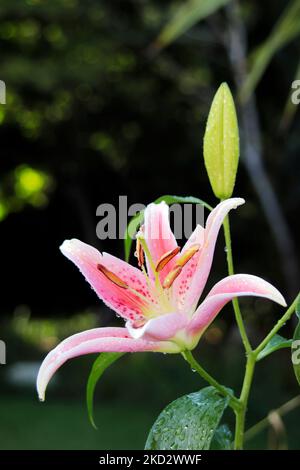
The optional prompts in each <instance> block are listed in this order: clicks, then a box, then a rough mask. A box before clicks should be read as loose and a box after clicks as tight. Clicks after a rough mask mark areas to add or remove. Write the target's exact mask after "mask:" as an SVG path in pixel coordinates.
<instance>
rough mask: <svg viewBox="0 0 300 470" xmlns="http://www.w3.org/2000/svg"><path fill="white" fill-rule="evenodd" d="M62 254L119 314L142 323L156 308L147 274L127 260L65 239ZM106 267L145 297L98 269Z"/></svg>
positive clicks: (79, 242)
mask: <svg viewBox="0 0 300 470" xmlns="http://www.w3.org/2000/svg"><path fill="white" fill-rule="evenodd" d="M60 250H61V252H62V253H63V254H64V255H65V256H66V257H67V258H68V259H70V260H71V261H73V263H74V264H76V266H77V267H78V268H79V269H80V271H81V273H82V274H83V275H84V276H85V278H86V279H87V281H88V282H89V283H90V285H91V287H92V288H93V289H94V290H95V292H96V293H97V295H98V296H99V297H100V299H102V300H103V302H104V303H105V304H106V305H108V307H110V308H112V309H113V310H114V311H115V312H117V314H119V315H121V316H122V317H124V318H126V319H130V320H135V321H139V320H141V319H143V318H144V313H145V311H146V310H149V308H150V309H151V308H155V305H156V303H157V302H156V301H155V300H154V299H153V297H152V295H151V294H150V292H149V289H148V286H147V283H146V280H145V277H144V275H143V273H142V272H141V271H140V270H139V269H137V268H134V267H133V266H131V265H130V264H128V263H125V261H121V260H119V259H118V258H115V257H114V256H111V255H108V254H107V253H103V255H102V254H101V253H100V252H99V251H98V250H96V248H94V247H92V246H90V245H87V244H86V243H83V242H81V241H80V240H76V239H73V240H65V241H64V243H63V244H62V245H61V247H60ZM98 264H101V265H103V266H105V267H106V268H107V269H109V270H111V271H112V272H113V273H114V274H115V275H117V276H119V277H120V279H122V281H124V282H125V283H126V284H128V286H129V287H130V288H132V289H134V290H136V291H137V292H139V293H140V294H141V295H142V296H143V297H144V299H145V300H144V299H143V298H141V297H139V296H137V295H135V294H134V293H133V292H131V291H130V289H125V288H123V287H120V286H119V285H116V284H115V283H114V282H112V281H111V280H110V279H108V278H107V277H106V276H105V274H104V273H103V272H100V271H99V269H98V268H97V266H98Z"/></svg>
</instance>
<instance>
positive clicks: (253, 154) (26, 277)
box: [0, 0, 300, 449]
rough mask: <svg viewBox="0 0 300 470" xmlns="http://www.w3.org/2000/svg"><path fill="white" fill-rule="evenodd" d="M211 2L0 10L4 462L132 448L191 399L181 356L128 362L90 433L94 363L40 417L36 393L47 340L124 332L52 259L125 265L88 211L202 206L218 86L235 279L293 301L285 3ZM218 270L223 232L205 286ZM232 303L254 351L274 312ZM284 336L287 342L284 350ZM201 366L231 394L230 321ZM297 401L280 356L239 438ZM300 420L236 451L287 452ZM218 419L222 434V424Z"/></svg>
mask: <svg viewBox="0 0 300 470" xmlns="http://www.w3.org/2000/svg"><path fill="white" fill-rule="evenodd" d="M201 3H203V4H204V9H203V11H202V17H201V14H199V5H200V4H201ZM208 3H209V2H207V1H204V0H202V2H201V0H193V1H191V0H190V1H188V0H185V2H180V1H165V2H161V1H159V0H149V1H148V0H114V1H101V0H85V1H84V2H83V1H79V0H52V1H51V2H46V1H43V0H27V1H25V0H22V1H17V0H1V4H0V48H1V65H0V79H1V80H3V81H4V82H5V83H6V92H7V95H6V104H5V105H4V104H1V105H0V122H1V125H0V138H1V170H0V172H1V173H0V174H1V184H0V237H1V244H0V253H1V255H0V259H1V272H2V276H1V277H2V283H1V286H2V288H1V297H0V311H1V316H0V338H1V339H2V340H4V341H5V342H6V345H7V364H6V365H1V366H0V393H1V396H0V410H1V411H0V413H1V423H0V447H1V449H136V448H142V447H143V445H144V442H145V440H146V437H147V431H148V429H149V427H150V426H151V424H152V423H153V422H154V420H155V419H156V417H157V415H158V414H159V412H160V411H161V410H162V408H163V407H164V406H165V405H166V404H168V403H169V402H170V401H171V400H173V399H175V398H177V397H178V396H180V395H183V394H185V393H188V392H191V391H196V390H198V389H199V388H201V387H202V386H203V385H204V383H203V382H202V381H201V379H199V377H196V374H193V373H192V372H191V371H190V370H189V369H188V368H187V367H186V365H185V363H184V361H183V359H182V358H181V357H180V356H178V357H172V356H162V355H154V354H152V355H151V354H135V355H127V356H125V357H123V358H122V359H121V360H120V361H118V362H117V363H116V364H115V365H114V366H113V367H111V368H110V369H109V370H108V371H107V372H106V373H105V376H104V377H103V378H102V380H101V382H100V383H99V385H98V388H97V394H96V409H95V417H96V421H97V422H98V425H99V430H98V431H95V430H94V429H92V427H91V426H90V424H89V422H88V419H87V414H86V408H85V384H86V380H87V377H88V373H89V371H90V368H91V365H92V363H93V360H94V359H95V357H96V356H94V355H93V356H89V357H85V358H80V359H76V360H73V361H71V362H70V363H68V364H66V365H65V366H64V367H63V368H62V370H61V371H60V372H59V373H58V374H57V376H56V378H55V380H53V383H51V385H50V387H49V391H48V397H47V401H46V403H45V404H40V403H39V402H38V400H37V396H36V393H35V384H34V381H35V376H36V372H37V370H38V366H39V364H40V362H41V360H42V359H43V357H44V355H45V354H46V353H47V351H49V350H50V349H51V348H52V347H53V346H54V345H55V344H57V342H58V341H60V340H61V339H63V338H65V337H66V336H68V335H70V334H72V333H75V332H78V331H80V330H83V329H86V328H91V327H94V326H97V325H100V326H106V325H108V324H109V325H113V324H115V325H117V324H120V322H119V320H117V319H116V318H115V316H114V314H113V313H112V312H111V311H109V310H108V309H107V308H105V307H104V306H103V305H102V304H101V302H100V301H98V300H97V298H96V296H95V294H94V293H93V292H92V291H91V289H90V288H89V286H88V284H87V283H86V282H84V280H83V279H82V277H81V275H80V274H79V272H77V270H76V269H75V267H74V266H73V265H72V264H71V263H70V262H68V261H67V260H66V259H64V258H63V256H62V255H61V254H60V252H59V250H58V247H59V245H60V244H61V242H62V241H63V240H64V239H65V238H70V237H77V238H80V239H81V240H84V241H85V242H88V243H91V244H93V245H94V246H96V247H98V248H99V249H100V250H105V251H110V252H112V253H114V254H115V255H118V256H121V257H123V256H124V250H123V243H122V241H121V240H105V241H100V240H98V239H97V237H96V231H95V228H96V224H97V222H98V221H99V218H97V217H96V208H97V206H98V205H99V204H101V203H103V202H107V203H112V204H116V205H117V204H118V197H119V195H127V196H128V203H129V204H131V203H134V202H142V203H149V202H151V201H153V200H154V199H156V198H157V197H158V196H161V195H163V194H176V195H193V196H197V197H200V198H202V199H204V200H206V201H208V202H209V203H210V204H212V205H214V204H216V202H217V201H216V200H215V198H214V196H213V194H212V192H211V189H210V186H209V183H208V179H207V175H206V172H205V168H204V164H203V158H202V139H203V134H204V129H205V122H206V117H207V114H208V111H209V107H210V103H211V100H212V98H213V95H214V93H215V91H216V89H217V87H218V86H219V84H220V83H221V82H222V81H227V82H228V83H229V85H230V87H231V89H232V91H233V94H234V96H235V100H236V103H237V107H238V116H239V122H240V129H241V163H240V167H239V173H238V178H237V183H236V188H235V195H236V196H241V197H244V198H245V199H246V201H247V204H246V205H245V206H244V207H242V208H240V209H239V210H238V212H234V213H233V214H232V218H231V220H232V230H233V248H234V255H235V264H236V270H237V272H247V273H253V274H257V275H259V276H262V277H264V278H266V279H268V280H269V281H271V282H272V283H274V284H275V285H276V286H277V287H278V288H279V289H280V290H281V291H282V292H283V293H284V295H285V296H286V298H287V299H288V301H291V300H292V298H293V296H295V294H296V293H297V288H298V286H299V264H298V261H299V246H298V244H297V243H296V242H297V240H299V223H298V221H299V202H300V186H299V178H300V161H299V151H300V139H299V131H300V118H299V116H300V114H299V111H298V110H297V106H296V105H293V104H292V102H291V91H292V89H291V85H292V82H293V80H295V79H296V78H298V79H300V68H299V57H300V43H299V36H298V33H299V32H300V30H299V24H300V12H299V1H293V0H290V2H286V1H284V0H276V1H274V0H272V1H271V0H266V1H264V2H254V1H251V0H244V1H240V2H237V1H227V2H226V1H223V2H221V1H215V0H214V1H211V2H210V7H209V8H207V4H208ZM205 4H206V7H205ZM222 4H223V6H222ZM202 6H203V5H202ZM200 7H201V5H200ZM219 7H220V8H219ZM297 70H298V72H297ZM297 74H298V76H297ZM133 262H134V260H133ZM225 273H226V263H225V253H224V240H223V237H222V234H221V235H220V238H219V242H218V247H217V251H216V257H215V260H214V264H213V270H212V273H211V276H210V279H209V283H208V287H209V286H212V285H213V282H214V281H216V280H218V279H220V278H221V277H222V276H224V275H225ZM241 304H242V307H243V312H244V316H245V320H246V322H247V327H248V330H249V334H250V336H251V339H252V341H253V342H254V343H257V342H258V341H259V339H260V338H262V337H263V335H264V333H266V332H267V331H268V329H269V328H270V326H271V325H272V323H273V322H274V321H275V320H276V318H278V316H279V315H280V313H281V312H282V310H281V309H280V307H277V306H276V305H274V304H273V303H271V302H267V301H263V300H255V299H243V300H242V302H241ZM294 326H295V325H293V322H290V324H289V325H286V327H285V331H284V334H285V335H286V336H288V337H291V335H292V331H293V328H294ZM197 357H198V358H199V360H200V362H201V364H203V366H205V367H206V368H207V369H208V370H209V371H210V372H211V373H212V374H215V375H216V376H217V377H218V379H219V380H220V381H221V382H224V383H225V384H226V385H228V386H231V387H232V388H234V389H235V390H238V389H239V387H240V386H241V380H242V372H243V364H244V356H243V350H242V347H241V343H240V339H239V336H238V332H237V331H236V327H235V325H234V322H233V313H232V309H231V307H230V306H228V307H226V308H225V309H224V310H223V312H222V314H221V315H220V316H219V317H218V319H217V320H216V321H215V322H214V324H213V326H212V327H211V328H210V329H209V330H208V332H207V333H206V335H205V337H204V339H203V340H202V342H201V344H200V345H199V348H198V350H197ZM297 394H299V388H298V386H297V384H296V380H295V378H294V375H293V370H292V365H291V360H290V351H288V350H284V351H281V352H277V353H275V354H274V356H272V357H271V358H268V359H265V361H263V362H262V363H261V365H260V367H258V368H257V373H256V378H255V382H254V387H253V392H252V397H251V400H250V404H249V415H248V427H249V426H251V425H252V424H254V423H255V422H256V421H257V420H259V419H261V418H263V417H264V416H265V415H266V414H267V413H268V412H269V410H270V409H272V408H274V407H275V408H276V407H278V406H279V405H281V404H282V403H284V402H285V401H287V400H289V399H290V398H292V397H293V396H296V395H297ZM299 418H300V410H299V409H295V410H293V411H292V412H291V413H289V414H288V415H287V416H286V417H284V419H283V423H282V426H281V427H279V429H274V428H272V427H271V428H269V429H266V430H265V431H264V432H263V433H260V434H258V435H257V436H256V437H255V438H254V439H252V440H251V441H249V442H247V447H248V448H266V447H269V448H278V447H282V448H285V447H287V446H288V447H289V448H292V449H293V448H300V433H299V425H298V423H299ZM226 420H227V422H228V423H229V425H232V424H233V421H232V416H231V415H230V414H229V415H228V416H226Z"/></svg>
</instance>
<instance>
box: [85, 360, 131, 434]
mask: <svg viewBox="0 0 300 470" xmlns="http://www.w3.org/2000/svg"><path fill="white" fill-rule="evenodd" d="M124 354H125V353H106V352H104V353H101V354H100V355H99V356H98V357H97V359H96V360H95V362H94V364H93V366H92V370H91V372H90V375H89V378H88V381H87V387H86V403H87V409H88V416H89V419H90V422H91V424H92V426H93V427H94V428H95V429H97V426H96V424H95V421H94V416H93V411H94V392H95V387H96V384H97V382H98V380H99V379H100V377H101V376H102V374H103V373H104V372H105V370H106V369H107V368H108V367H109V366H110V365H111V364H113V363H114V362H115V361H116V360H117V359H119V358H120V357H121V356H123V355H124Z"/></svg>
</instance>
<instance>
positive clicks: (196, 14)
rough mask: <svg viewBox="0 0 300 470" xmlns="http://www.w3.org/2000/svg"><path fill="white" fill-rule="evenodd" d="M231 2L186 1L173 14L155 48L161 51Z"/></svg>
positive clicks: (218, 0)
mask: <svg viewBox="0 0 300 470" xmlns="http://www.w3.org/2000/svg"><path fill="white" fill-rule="evenodd" d="M229 1H230V0H186V1H185V2H182V5H181V6H180V7H178V8H177V9H176V10H175V12H174V13H173V14H172V16H171V18H170V20H169V21H168V23H167V24H166V25H165V27H164V28H163V30H162V31H161V33H160V34H159V36H158V38H157V39H156V41H155V44H154V47H155V48H156V49H161V48H163V47H166V46H167V45H168V44H170V43H171V42H173V41H175V39H177V38H178V37H179V36H181V35H182V34H183V33H185V32H186V31H187V30H189V29H190V28H192V27H193V26H194V25H195V24H196V23H198V21H200V20H203V19H205V18H207V17H208V16H209V15H211V14H212V13H214V12H215V11H217V10H218V9H219V8H220V7H222V6H223V5H226V3H229Z"/></svg>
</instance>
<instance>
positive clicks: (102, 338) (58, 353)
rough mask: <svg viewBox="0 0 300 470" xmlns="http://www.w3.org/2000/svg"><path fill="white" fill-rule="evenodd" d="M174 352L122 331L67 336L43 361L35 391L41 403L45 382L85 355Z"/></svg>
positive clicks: (168, 345)
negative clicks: (69, 361) (73, 360)
mask: <svg viewBox="0 0 300 470" xmlns="http://www.w3.org/2000/svg"><path fill="white" fill-rule="evenodd" d="M142 351H157V352H168V353H175V352H178V347H177V346H176V345H175V344H174V343H171V342H168V341H159V342H157V341H146V340H144V339H132V338H130V337H129V333H128V331H127V329H126V328H95V329H93V330H88V331H84V332H82V333H78V334H76V335H73V336H70V337H69V338H67V339H65V340H64V341H63V342H62V343H60V344H59V345H58V346H57V347H56V348H55V349H53V350H52V351H51V352H50V353H49V354H48V355H47V356H46V358H45V359H44V361H43V363H42V365H41V367H40V370H39V373H38V377H37V391H38V395H39V398H40V400H41V401H44V399H45V391H46V388H47V385H48V383H49V381H50V380H51V378H52V376H53V375H54V374H55V372H56V371H57V369H59V368H60V367H61V366H62V365H63V364H64V363H65V362H66V361H68V360H69V359H72V358H74V357H78V356H82V355H85V354H92V353H100V352H142Z"/></svg>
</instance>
